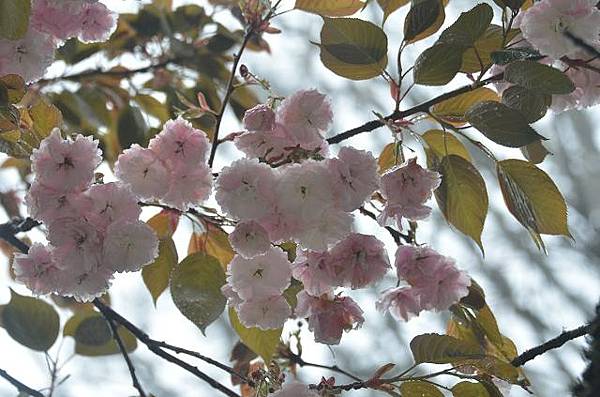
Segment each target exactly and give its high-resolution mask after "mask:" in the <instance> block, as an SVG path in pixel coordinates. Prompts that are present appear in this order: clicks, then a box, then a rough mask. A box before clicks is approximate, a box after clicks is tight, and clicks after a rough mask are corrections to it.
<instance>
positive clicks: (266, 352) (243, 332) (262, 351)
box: [229, 308, 282, 363]
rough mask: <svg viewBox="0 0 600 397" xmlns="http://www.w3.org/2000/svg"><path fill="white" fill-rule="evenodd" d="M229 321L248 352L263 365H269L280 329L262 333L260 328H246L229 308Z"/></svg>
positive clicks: (279, 335) (277, 342) (277, 343)
mask: <svg viewBox="0 0 600 397" xmlns="http://www.w3.org/2000/svg"><path fill="white" fill-rule="evenodd" d="M229 321H230V322H231V326H232V327H233V329H234V330H235V332H236V333H237V334H238V335H239V337H240V340H241V341H242V342H243V343H244V344H245V345H246V346H248V348H249V349H250V350H252V351H253V352H254V353H256V354H258V355H259V356H260V357H261V358H262V359H263V360H264V362H265V363H270V362H271V358H272V357H273V355H274V354H275V352H276V351H277V346H278V345H279V339H280V338H281V331H282V329H281V328H278V329H272V330H268V331H263V330H261V329H260V328H246V327H244V326H243V325H242V323H240V320H239V319H238V316H237V313H236V312H235V310H234V309H233V308H229Z"/></svg>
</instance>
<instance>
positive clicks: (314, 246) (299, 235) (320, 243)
mask: <svg viewBox="0 0 600 397" xmlns="http://www.w3.org/2000/svg"><path fill="white" fill-rule="evenodd" d="M353 220H354V217H353V216H352V214H349V213H347V212H343V211H340V210H338V209H337V208H331V209H329V210H326V211H324V212H322V213H321V217H319V218H317V219H315V220H314V221H313V223H312V224H308V223H307V222H306V218H305V219H304V220H302V221H299V222H298V223H299V224H300V225H301V227H300V229H299V230H298V231H296V232H295V234H293V236H292V237H293V238H294V240H295V241H297V242H298V244H300V246H302V247H303V248H305V249H310V250H313V251H325V250H327V248H328V247H329V246H331V245H332V244H335V243H337V242H338V241H340V240H341V239H343V238H344V237H346V236H347V235H348V234H350V232H352V221H353Z"/></svg>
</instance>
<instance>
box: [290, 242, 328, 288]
mask: <svg viewBox="0 0 600 397" xmlns="http://www.w3.org/2000/svg"><path fill="white" fill-rule="evenodd" d="M328 259H329V253H328V252H314V251H306V250H303V251H300V252H299V253H298V255H297V257H296V260H295V261H294V263H293V264H292V275H293V276H294V278H295V279H296V280H299V281H302V284H303V285H304V290H305V291H306V292H308V293H309V294H310V295H312V296H321V295H323V294H327V293H329V292H331V291H332V285H331V282H330V279H329V274H328V271H327V270H328V269H327V266H328V263H327V261H328Z"/></svg>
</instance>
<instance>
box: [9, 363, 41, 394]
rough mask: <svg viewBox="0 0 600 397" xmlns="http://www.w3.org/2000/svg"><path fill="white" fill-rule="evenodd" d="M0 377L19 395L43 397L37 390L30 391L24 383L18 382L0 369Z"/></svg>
mask: <svg viewBox="0 0 600 397" xmlns="http://www.w3.org/2000/svg"><path fill="white" fill-rule="evenodd" d="M0 376H1V377H3V378H4V379H6V380H7V381H8V382H9V383H10V384H11V385H13V386H14V387H16V388H17V390H18V391H19V392H21V393H26V394H27V395H29V396H33V397H44V395H43V394H42V393H40V392H39V391H37V390H34V389H32V388H31V387H29V386H27V385H25V384H24V383H21V382H19V381H18V380H16V379H15V378H13V377H12V376H10V375H9V374H8V373H7V372H6V371H5V370H3V369H0Z"/></svg>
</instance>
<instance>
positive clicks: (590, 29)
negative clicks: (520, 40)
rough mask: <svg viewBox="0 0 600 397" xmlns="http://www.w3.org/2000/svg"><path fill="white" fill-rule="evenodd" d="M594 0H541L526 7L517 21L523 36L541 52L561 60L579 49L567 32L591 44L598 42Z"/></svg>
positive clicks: (598, 20)
mask: <svg viewBox="0 0 600 397" xmlns="http://www.w3.org/2000/svg"><path fill="white" fill-rule="evenodd" d="M596 3H597V2H596V1H595V0H572V1H564V0H542V1H538V2H535V3H534V5H533V6H531V7H530V8H529V9H527V10H526V11H525V12H524V14H523V16H522V19H521V21H520V28H521V32H522V33H523V37H524V38H525V39H526V40H527V41H529V42H530V43H531V44H532V45H533V46H534V47H535V48H536V49H537V50H538V51H539V52H540V53H542V54H543V55H548V56H551V57H552V58H554V59H560V58H561V57H563V56H570V55H572V54H573V53H574V52H575V51H577V50H578V48H577V46H575V45H574V44H573V42H572V41H571V39H570V38H569V37H567V36H566V35H565V32H566V31H568V32H570V33H571V34H573V35H574V36H575V37H578V38H581V39H583V40H585V41H586V42H589V44H591V45H597V44H600V41H599V35H600V10H599V9H598V8H596Z"/></svg>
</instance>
